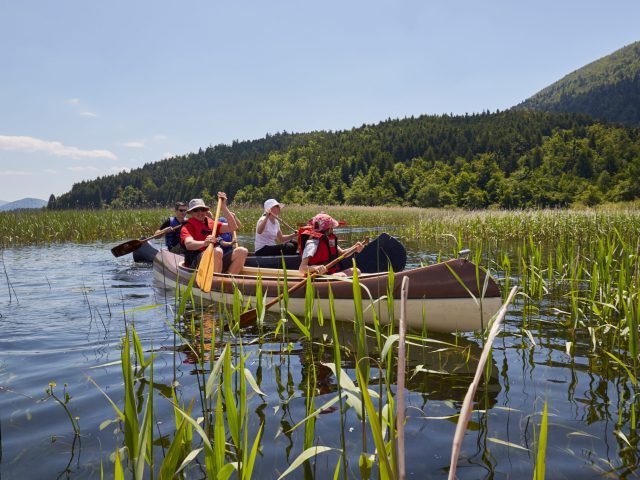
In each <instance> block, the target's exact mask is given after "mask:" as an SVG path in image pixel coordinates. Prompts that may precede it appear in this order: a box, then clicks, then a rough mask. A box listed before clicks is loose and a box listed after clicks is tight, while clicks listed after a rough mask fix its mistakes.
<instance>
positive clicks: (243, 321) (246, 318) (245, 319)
mask: <svg viewBox="0 0 640 480" xmlns="http://www.w3.org/2000/svg"><path fill="white" fill-rule="evenodd" d="M368 242H369V240H368V239H367V240H364V241H363V242H362V244H364V245H366V244H367V243H368ZM357 248H358V246H357V245H354V246H352V247H351V248H348V249H347V250H345V251H344V252H343V253H342V255H340V256H339V257H338V258H335V259H333V260H331V261H330V262H329V263H327V264H326V265H325V267H327V270H329V269H330V268H331V267H333V266H334V265H337V264H338V263H339V262H340V261H342V260H343V259H345V258H347V257H350V256H351V255H353V254H354V253H355V252H356V250H357ZM318 275H320V274H319V273H317V272H316V273H312V274H310V275H309V277H310V278H311V279H314V278H315V277H317V276H318ZM306 283H307V279H306V278H304V279H302V280H300V281H299V282H298V283H296V284H295V285H294V286H293V287H291V288H290V289H289V290H287V293H288V294H289V295H290V294H292V293H293V292H295V291H296V290H298V289H299V288H300V287H302V286H303V285H305V284H306ZM282 297H284V292H282V293H281V294H280V295H279V296H277V297H276V298H274V299H273V300H271V301H270V302H269V303H267V304H266V305H265V306H264V310H265V311H267V310H269V309H270V308H271V307H273V306H274V305H275V304H276V303H278V302H279V301H280V300H281V299H282ZM257 317H258V312H257V310H256V309H255V308H253V309H251V310H247V311H246V312H244V313H243V314H242V315H240V326H241V327H244V326H246V325H248V324H249V323H253V322H254V321H255V320H256V318H257Z"/></svg>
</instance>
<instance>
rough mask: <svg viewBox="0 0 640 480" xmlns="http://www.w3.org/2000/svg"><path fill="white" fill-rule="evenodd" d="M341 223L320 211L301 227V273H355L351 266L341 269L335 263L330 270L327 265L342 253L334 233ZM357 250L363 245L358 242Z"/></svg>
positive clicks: (344, 274)
mask: <svg viewBox="0 0 640 480" xmlns="http://www.w3.org/2000/svg"><path fill="white" fill-rule="evenodd" d="M338 225H339V223H338V221H337V220H335V219H334V218H332V217H331V216H330V215H327V214H326V213H324V212H320V213H319V214H318V215H316V216H315V217H313V218H312V219H311V221H310V222H309V225H307V226H306V227H303V228H301V229H300V232H299V236H298V245H300V247H299V248H300V251H301V255H302V261H301V262H300V269H299V270H300V272H301V273H309V274H311V273H318V274H320V275H323V274H325V273H328V274H331V275H338V276H343V277H348V276H351V275H353V269H352V268H349V269H346V270H343V271H340V267H339V265H335V266H333V267H332V268H330V269H329V270H327V267H325V264H326V263H329V262H330V261H331V260H333V259H334V258H337V257H339V256H340V255H342V253H343V250H342V249H341V248H340V247H339V246H338V237H336V235H335V234H334V233H333V229H334V227H337V226H338ZM355 246H356V252H361V251H362V249H363V247H364V246H363V245H362V244H361V243H360V242H358V243H356V245H355Z"/></svg>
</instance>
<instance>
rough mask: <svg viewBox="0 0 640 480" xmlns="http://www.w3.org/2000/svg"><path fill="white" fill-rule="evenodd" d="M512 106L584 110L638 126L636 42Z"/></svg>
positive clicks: (638, 53) (639, 76)
mask: <svg viewBox="0 0 640 480" xmlns="http://www.w3.org/2000/svg"><path fill="white" fill-rule="evenodd" d="M515 108H517V109H530V110H542V111H545V112H575V113H586V114H588V115H591V116H592V117H594V118H596V119H598V120H606V121H610V122H619V123H624V124H627V125H631V126H640V42H635V43H632V44H631V45H627V46H626V47H623V48H621V49H620V50H616V51H615V52H613V53H612V54H610V55H607V56H606V57H603V58H601V59H599V60H596V61H595V62H591V63H589V64H588V65H585V66H584V67H582V68H580V69H578V70H576V71H574V72H571V73H570V74H569V75H567V76H565V77H564V78H562V79H560V80H558V81H557V82H555V83H553V84H551V85H549V86H548V87H546V88H544V89H542V90H540V91H539V92H538V93H536V94H535V95H533V96H532V97H530V98H528V99H527V100H525V101H524V102H522V103H521V104H519V105H517V106H516V107H515Z"/></svg>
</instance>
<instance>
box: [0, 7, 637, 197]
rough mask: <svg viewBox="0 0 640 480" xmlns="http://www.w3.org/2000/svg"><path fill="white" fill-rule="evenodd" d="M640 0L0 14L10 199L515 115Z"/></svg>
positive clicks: (1, 148) (3, 173) (597, 53)
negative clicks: (392, 122) (247, 147)
mask: <svg viewBox="0 0 640 480" xmlns="http://www.w3.org/2000/svg"><path fill="white" fill-rule="evenodd" d="M639 21H640V2H638V1H637V0H611V1H610V2H604V1H594V0H586V1H584V0H581V1H578V0H560V1H558V0H554V1H549V0H542V1H536V2H518V1H490V0H488V1H486V2H478V1H477V0H476V1H471V0H459V1H456V2H444V1H438V2H435V1H428V0H423V1H413V0H408V1H401V0H396V1H378V0H368V1H360V0H357V1H349V0H341V1H334V0H325V1H323V2H305V1H301V0H298V1H293V0H282V1H279V0H271V1H269V2H266V1H261V2H258V1H241V0H240V1H234V2H231V1H226V2H221V1H215V0H209V1H198V0H194V1H186V2H176V1H164V0H156V1H153V2H152V1H147V0H136V1H127V2H125V1H120V0H112V1H108V2H92V1H87V0H69V1H67V0H60V1H55V2H53V1H50V0H40V1H35V0H20V1H14V0H0V66H1V70H0V199H1V200H5V201H12V200H17V199H20V198H23V197H36V198H42V199H45V200H46V199H48V197H49V195H50V194H51V193H53V194H55V195H59V194H62V193H64V192H67V191H69V190H70V188H71V186H72V184H73V183H75V182H78V181H81V180H83V179H93V178H96V177H98V176H103V175H110V174H113V173H116V172H118V171H121V170H123V169H131V168H136V167H140V166H142V165H144V164H145V163H149V162H155V161H158V160H160V159H162V158H166V157H167V156H172V155H176V154H184V153H188V152H192V151H197V150H198V149H199V148H200V147H207V146H209V145H217V144H220V143H231V142H232V141H233V140H248V139H256V138H261V137H263V136H264V135H265V134H267V133H275V132H281V131H285V130H286V131H288V132H306V131H310V130H319V129H322V130H342V129H348V128H351V127H354V126H360V125H362V124H363V123H377V122H379V121H382V120H385V119H387V118H390V117H391V118H398V117H400V118H401V117H405V116H411V115H420V114H424V113H428V114H441V113H454V114H464V113H474V112H481V111H483V110H490V111H495V110H496V109H501V110H502V109H506V108H509V107H511V106H513V105H515V104H517V103H519V102H521V101H522V100H524V99H526V98H527V97H529V96H531V95H532V94H534V93H536V92H537V91H539V90H540V89H542V88H544V87H545V86H547V85H549V84H550V83H552V82H554V81H556V80H558V79H560V78H561V77H563V76H564V75H566V74H568V73H570V72H571V71H573V70H575V69H577V68H580V67H581V66H583V65H585V64H587V63H589V62H591V61H594V60H597V59H598V58H601V57H603V56H605V55H608V54H609V53H612V52H613V51H615V50H617V49H619V48H621V47H623V46H625V45H628V44H630V43H632V42H634V41H637V40H640V28H639V27H638V25H640V22H639Z"/></svg>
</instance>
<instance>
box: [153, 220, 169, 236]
mask: <svg viewBox="0 0 640 480" xmlns="http://www.w3.org/2000/svg"><path fill="white" fill-rule="evenodd" d="M170 226H171V224H170V223H169V219H168V218H167V219H166V220H165V221H164V222H162V225H160V228H158V230H156V231H155V233H154V235H158V234H159V233H160V232H162V231H163V230H166V229H167V228H169V227H170Z"/></svg>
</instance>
